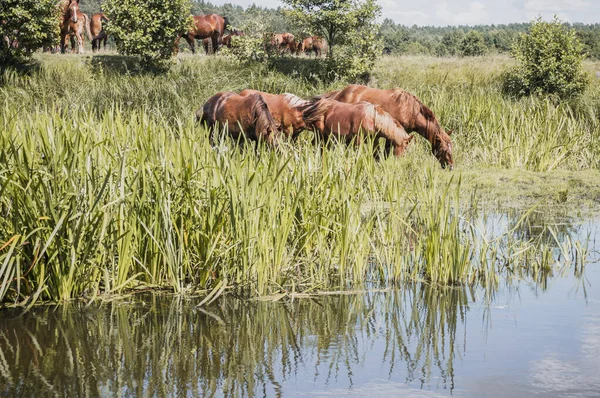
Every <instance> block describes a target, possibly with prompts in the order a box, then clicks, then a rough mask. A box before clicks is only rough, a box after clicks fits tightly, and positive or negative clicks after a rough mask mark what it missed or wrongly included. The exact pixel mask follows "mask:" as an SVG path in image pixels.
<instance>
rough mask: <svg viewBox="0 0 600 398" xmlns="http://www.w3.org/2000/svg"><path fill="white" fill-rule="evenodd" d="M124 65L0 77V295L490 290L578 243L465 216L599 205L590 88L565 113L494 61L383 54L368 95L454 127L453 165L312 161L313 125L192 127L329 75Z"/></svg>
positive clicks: (196, 62) (51, 65) (216, 63)
mask: <svg viewBox="0 0 600 398" xmlns="http://www.w3.org/2000/svg"><path fill="white" fill-rule="evenodd" d="M129 62H130V61H129V60H128V59H127V58H123V57H118V56H101V57H79V56H78V57H76V56H70V55H69V56H41V57H40V66H39V67H38V68H34V69H33V70H32V71H30V73H29V74H28V75H21V74H18V73H16V72H14V71H5V72H4V73H3V74H2V75H1V76H0V84H1V86H0V126H2V131H3V134H2V135H1V136H0V212H1V214H2V216H3V217H0V248H1V250H0V302H1V301H4V302H12V303H22V304H25V303H26V304H33V303H34V302H35V301H37V300H52V301H61V300H68V299H71V298H76V297H80V296H82V295H83V296H87V297H94V296H96V295H97V294H107V293H121V292H124V291H127V290H131V289H136V288H140V287H155V288H165V287H166V288H168V289H171V290H173V291H175V292H180V293H189V292H193V291H198V290H200V291H207V292H208V291H211V290H214V291H215V295H216V293H220V292H222V291H232V290H233V291H236V292H237V293H238V294H243V295H246V296H255V295H269V294H276V293H281V292H284V293H291V292H306V291H310V292H313V291H322V290H335V289H347V288H356V287H360V286H389V285H391V284H393V283H395V282H398V281H401V280H407V279H409V280H426V281H429V282H430V283H434V284H442V285H446V284H483V285H484V286H488V287H490V288H492V287H493V286H494V285H496V284H497V283H498V277H499V275H504V274H510V275H526V274H527V275H528V273H532V272H538V271H539V272H542V274H543V273H546V274H547V273H548V272H550V269H551V268H552V267H553V265H554V264H555V263H556V261H557V259H558V253H557V252H556V250H555V249H554V247H555V246H556V245H557V244H564V245H565V246H564V247H570V248H575V247H577V248H579V247H580V245H579V246H578V245H577V242H573V241H572V240H570V238H569V237H568V236H567V237H566V238H565V236H564V234H558V235H557V236H556V239H555V241H554V242H551V243H548V241H547V240H544V239H542V238H541V237H540V236H537V237H533V238H531V237H527V238H524V237H522V236H519V235H518V234H516V233H514V231H515V230H516V229H518V228H513V229H512V230H510V231H507V232H505V233H503V234H500V235H499V236H489V234H487V233H486V232H485V231H482V230H481V228H479V227H478V221H477V220H478V219H479V218H478V217H479V216H478V214H477V211H475V210H474V209H477V208H481V207H482V206H488V207H489V206H490V204H497V203H500V204H507V203H512V202H513V201H514V202H518V203H519V204H520V205H523V204H524V205H532V204H534V203H537V202H543V203H542V204H543V205H560V206H569V205H573V204H574V205H576V206H579V205H580V204H581V203H585V204H586V206H587V207H588V208H590V209H591V210H595V209H597V204H598V198H600V172H599V171H598V168H599V166H600V160H599V159H600V156H599V155H600V145H598V140H599V136H600V134H599V132H598V117H597V113H596V110H597V109H600V108H599V107H598V99H599V97H600V95H599V92H600V91H599V85H598V83H596V82H594V83H593V84H592V85H591V88H590V90H589V91H588V93H586V96H585V97H584V98H583V99H581V100H579V101H577V102H570V103H564V104H556V103H553V102H552V101H551V100H548V99H524V100H520V101H514V100H511V99H507V98H504V97H502V96H501V94H500V89H499V81H498V75H499V73H500V72H501V71H502V70H503V68H504V67H505V66H506V65H507V64H508V63H509V62H510V61H509V60H507V59H504V58H498V59H488V58H482V59H480V60H477V61H472V60H468V61H467V60H458V59H454V60H434V59H423V58H384V59H383V60H382V61H381V62H380V63H379V65H378V67H377V69H376V70H375V71H374V74H373V82H372V84H373V85H377V86H380V87H396V86H398V87H403V88H405V89H407V90H409V91H411V92H413V93H414V94H416V95H418V96H419V97H421V98H422V99H423V101H424V102H425V103H426V104H428V105H429V106H430V107H431V108H432V109H433V110H434V112H436V114H437V115H438V118H439V119H440V120H441V122H442V124H443V125H444V126H447V127H449V128H454V129H455V133H454V135H453V139H454V142H455V161H456V168H455V171H454V172H453V173H450V172H446V171H443V170H441V168H440V167H439V164H438V163H437V161H436V160H435V159H434V158H433V156H431V154H430V153H429V149H428V148H427V143H425V142H424V140H415V141H417V144H415V145H413V147H412V148H411V149H410V151H409V153H408V155H407V156H406V157H404V158H401V159H392V158H390V159H387V160H384V161H381V162H376V161H375V160H374V159H373V158H372V155H371V153H370V151H368V150H366V149H365V148H358V149H356V148H353V147H344V146H338V147H335V148H331V149H326V150H323V151H321V150H318V149H316V148H314V147H313V146H312V145H311V144H310V133H308V132H307V133H304V135H303V136H302V138H301V142H300V144H299V145H297V146H294V147H291V146H288V147H286V148H283V149H282V150H281V151H279V152H274V151H270V150H269V149H266V148H262V147H261V148H259V149H258V150H257V151H254V150H252V149H250V148H246V149H241V150H237V149H234V148H233V144H232V143H231V142H227V141H225V142H224V143H223V146H228V150H227V151H215V150H212V149H211V148H210V146H209V144H208V139H207V132H206V131H205V130H204V129H203V128H202V127H201V126H198V125H196V124H194V122H193V116H194V112H195V111H196V110H197V109H198V108H200V107H201V106H202V104H203V102H204V101H205V100H206V99H207V98H208V97H210V96H211V95H213V94H214V93H216V92H217V91H224V90H234V91H236V90H242V89H244V88H254V89H259V90H264V91H270V92H275V93H279V92H292V93H295V94H297V95H300V96H303V97H310V96H313V95H316V94H320V93H323V92H325V91H328V90H332V89H336V88H339V87H341V86H342V83H333V84H325V83H322V82H318V81H316V82H315V81H314V80H313V79H310V78H303V77H299V76H297V77H289V76H285V75H282V74H281V73H279V72H274V71H269V70H265V69H264V68H262V67H260V66H256V67H252V68H243V69H242V68H240V67H239V66H238V65H235V64H233V63H232V62H231V61H229V60H227V59H224V58H219V57H187V56H184V57H181V58H180V61H179V63H178V64H177V65H176V66H175V67H174V68H173V70H172V71H171V72H169V73H168V74H166V75H158V76H154V75H151V74H140V73H138V72H136V70H135V65H130V64H129ZM490 65H493V68H492V69H491V72H488V71H487V70H488V67H489V66H490ZM587 66H588V68H590V69H593V68H594V67H595V65H592V64H588V65H587ZM548 180H549V181H548ZM531 181H533V182H535V184H532V183H528V182H531ZM518 188H526V189H523V190H521V191H517V189H518ZM519 225H520V224H518V225H517V226H519ZM565 242H566V243H565ZM581 250H583V249H581ZM567 251H572V252H573V253H569V255H571V254H573V255H574V254H575V253H574V252H575V251H577V250H567ZM564 257H565V256H562V257H561V259H563V261H565V260H564ZM569 258H570V257H569ZM573 258H574V257H573ZM578 258H581V257H578ZM536 270H537V271H536ZM509 271H510V272H509ZM536 275H537V274H536Z"/></svg>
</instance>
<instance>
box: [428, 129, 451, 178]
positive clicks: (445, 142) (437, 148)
mask: <svg viewBox="0 0 600 398" xmlns="http://www.w3.org/2000/svg"><path fill="white" fill-rule="evenodd" d="M450 134H452V131H448V132H445V131H444V129H442V128H441V127H440V132H439V133H438V134H437V135H436V136H435V138H434V139H433V142H432V143H431V152H432V153H433V156H435V157H436V158H437V160H438V161H439V162H440V164H441V165H442V168H444V169H445V168H446V167H448V168H449V169H450V170H452V169H453V168H454V159H453V157H452V140H451V139H450Z"/></svg>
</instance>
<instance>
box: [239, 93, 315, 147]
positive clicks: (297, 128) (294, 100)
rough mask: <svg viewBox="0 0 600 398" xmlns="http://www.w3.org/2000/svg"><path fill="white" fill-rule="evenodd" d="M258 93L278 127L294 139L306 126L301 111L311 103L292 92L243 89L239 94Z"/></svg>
mask: <svg viewBox="0 0 600 398" xmlns="http://www.w3.org/2000/svg"><path fill="white" fill-rule="evenodd" d="M255 94H260V96H261V97H262V98H263V99H264V101H265V102H266V103H267V106H268V107H269V112H271V115H272V116H273V119H274V120H275V123H277V125H278V129H279V130H280V131H283V133H284V134H285V135H286V136H287V137H290V138H291V139H292V140H295V139H296V138H297V137H298V135H300V133H301V132H302V131H303V130H304V129H305V128H306V125H305V123H304V119H303V118H302V111H303V110H304V109H305V108H307V107H308V105H310V104H311V102H309V101H306V100H303V99H302V98H300V97H297V96H295V95H294V94H269V93H263V92H260V91H256V90H244V91H242V92H241V93H240V95H241V96H249V95H255Z"/></svg>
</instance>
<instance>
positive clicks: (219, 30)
mask: <svg viewBox="0 0 600 398" xmlns="http://www.w3.org/2000/svg"><path fill="white" fill-rule="evenodd" d="M228 25H229V20H228V19H227V17H222V16H220V15H218V14H206V15H195V16H194V21H193V24H192V27H191V29H190V30H189V31H188V32H187V33H185V34H183V38H184V39H185V41H187V42H188V44H189V45H190V48H191V49H192V53H193V54H195V53H196V39H198V40H204V39H210V41H211V44H212V48H213V53H216V52H217V50H218V49H219V45H220V44H221V43H222V42H223V34H224V33H225V30H227V26H228ZM180 39H181V35H180V36H178V37H177V39H176V40H175V52H177V50H178V48H179V40H180Z"/></svg>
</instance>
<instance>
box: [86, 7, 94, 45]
mask: <svg viewBox="0 0 600 398" xmlns="http://www.w3.org/2000/svg"><path fill="white" fill-rule="evenodd" d="M83 19H84V20H85V22H84V23H85V33H86V34H87V36H88V39H90V41H92V40H94V37H93V36H92V30H91V29H90V17H88V15H87V14H85V13H84V14H83Z"/></svg>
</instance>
